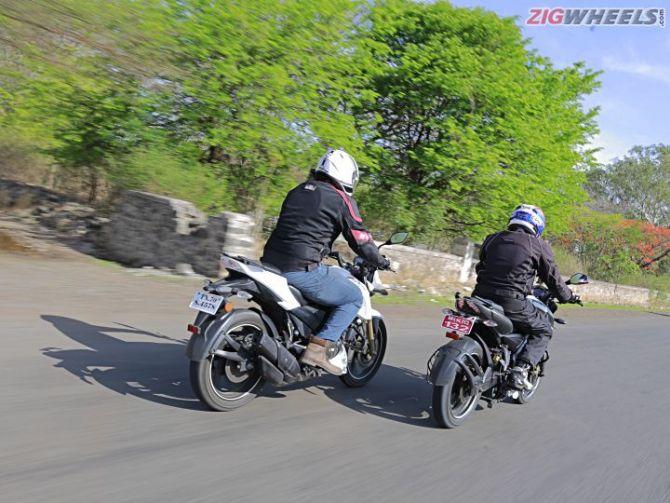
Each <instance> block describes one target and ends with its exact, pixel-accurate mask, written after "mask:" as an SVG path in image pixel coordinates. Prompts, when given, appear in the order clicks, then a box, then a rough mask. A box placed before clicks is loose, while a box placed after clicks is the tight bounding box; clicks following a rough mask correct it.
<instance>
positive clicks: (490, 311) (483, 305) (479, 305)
mask: <svg viewBox="0 0 670 503" xmlns="http://www.w3.org/2000/svg"><path fill="white" fill-rule="evenodd" d="M465 303H466V305H468V307H470V310H471V311H472V312H474V314H476V315H478V316H479V317H480V318H482V319H485V320H490V321H493V322H495V323H496V324H497V326H496V327H495V330H496V331H497V332H498V333H499V334H500V335H506V334H511V333H512V330H513V329H514V325H513V324H512V320H510V319H509V318H508V317H507V316H505V311H504V310H503V308H502V306H500V305H499V304H496V303H495V302H493V301H490V300H488V299H485V298H483V297H477V296H475V297H469V298H467V299H465ZM470 303H472V304H474V306H472V305H470Z"/></svg>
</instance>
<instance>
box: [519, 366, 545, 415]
mask: <svg viewBox="0 0 670 503" xmlns="http://www.w3.org/2000/svg"><path fill="white" fill-rule="evenodd" d="M540 365H542V364H540ZM541 373H542V368H541V367H538V368H536V369H531V370H530V372H529V373H528V380H529V381H530V382H531V383H533V388H532V389H524V390H522V391H521V392H520V393H519V396H518V397H517V398H516V399H515V402H516V403H519V404H522V405H523V404H524V403H528V402H530V401H531V400H532V399H533V397H534V396H535V394H536V391H537V388H539V387H540V384H542V376H541V375H540V374H541Z"/></svg>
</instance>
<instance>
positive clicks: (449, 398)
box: [433, 341, 483, 428]
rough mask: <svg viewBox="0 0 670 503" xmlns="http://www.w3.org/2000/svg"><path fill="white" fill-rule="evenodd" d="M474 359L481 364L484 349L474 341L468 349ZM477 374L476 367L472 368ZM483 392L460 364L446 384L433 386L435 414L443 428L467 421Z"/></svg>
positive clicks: (454, 426) (468, 363)
mask: <svg viewBox="0 0 670 503" xmlns="http://www.w3.org/2000/svg"><path fill="white" fill-rule="evenodd" d="M464 351H467V353H468V354H470V355H471V356H472V357H473V359H474V360H475V361H476V362H477V364H478V365H480V366H481V364H482V360H483V351H482V348H481V346H480V345H479V344H477V343H476V342H475V341H472V343H471V344H469V345H468V347H467V350H465V349H464ZM461 358H462V360H461V361H462V362H463V363H465V364H466V365H468V366H469V367H472V364H471V363H470V362H469V361H468V360H467V359H465V358H464V357H461ZM470 370H471V371H472V373H473V374H476V372H475V371H474V369H472V368H471V369H470ZM480 396H481V392H480V391H477V390H476V389H474V388H473V387H472V385H471V384H470V383H469V381H468V379H467V375H466V373H465V371H464V370H463V369H462V368H461V367H460V366H458V365H456V366H455V369H454V371H453V373H452V375H451V376H450V378H449V380H448V381H447V383H446V384H444V385H436V386H433V416H434V417H435V421H436V422H437V424H438V425H439V426H441V427H442V428H456V427H457V426H460V425H461V424H463V423H464V422H465V420H466V419H467V418H468V416H470V414H472V412H473V411H474V410H475V408H476V407H477V403H478V402H479V398H480Z"/></svg>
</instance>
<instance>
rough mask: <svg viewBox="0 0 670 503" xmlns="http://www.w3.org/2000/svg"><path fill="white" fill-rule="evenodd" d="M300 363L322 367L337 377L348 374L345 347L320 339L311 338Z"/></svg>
mask: <svg viewBox="0 0 670 503" xmlns="http://www.w3.org/2000/svg"><path fill="white" fill-rule="evenodd" d="M300 362H301V363H305V364H307V365H312V366H314V367H320V368H322V369H323V370H325V371H326V372H329V373H331V374H333V375H336V376H341V375H343V374H346V373H347V352H346V350H345V348H344V345H343V344H338V343H337V342H333V341H328V340H326V339H321V338H320V337H314V336H312V337H311V338H310V340H309V344H307V348H306V349H305V352H304V353H303V354H302V358H300Z"/></svg>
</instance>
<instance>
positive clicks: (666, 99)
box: [451, 0, 670, 163]
mask: <svg viewBox="0 0 670 503" xmlns="http://www.w3.org/2000/svg"><path fill="white" fill-rule="evenodd" d="M451 2H452V3H453V4H454V5H458V6H463V7H484V8H485V9H488V10H492V11H494V12H496V13H498V14H499V15H501V16H504V17H507V16H518V17H519V20H518V21H517V23H518V24H519V26H521V28H522V31H523V34H524V36H525V37H526V38H528V39H530V46H531V47H532V48H535V49H537V50H538V52H539V53H540V54H541V55H543V56H548V57H549V58H551V59H552V60H553V61H554V64H555V65H556V66H559V67H564V66H567V65H570V64H572V63H574V62H576V61H584V62H585V63H586V65H587V66H588V67H589V68H592V69H595V70H602V71H603V74H602V75H601V76H600V80H601V82H602V85H601V88H600V89H599V90H598V91H596V92H595V93H594V94H593V95H591V96H589V97H587V98H586V99H585V106H587V107H593V106H599V107H600V109H601V110H600V114H599V115H598V118H597V121H598V125H599V128H600V134H599V135H597V136H596V137H594V138H593V141H592V143H593V146H595V147H600V148H602V150H601V151H600V152H599V153H598V154H596V158H597V159H598V161H600V162H603V163H607V162H610V161H611V160H612V159H614V158H616V157H621V156H623V155H624V154H625V153H626V152H627V151H628V150H629V149H630V148H631V147H632V146H634V145H650V144H652V143H666V144H670V27H669V26H667V20H666V27H665V28H661V27H658V26H656V27H637V26H630V27H628V26H625V27H617V26H596V27H584V26H550V25H545V26H526V25H525V24H524V22H525V20H526V19H527V18H528V17H529V12H528V11H529V9H530V8H533V7H591V8H608V7H628V8H634V7H663V8H665V9H666V17H667V15H668V11H669V10H670V3H669V2H657V1H649V0H647V1H646V2H641V1H640V0H624V1H616V0H595V1H579V0H563V1H561V2H558V1H556V2H550V1H546V0H544V1H527V0H489V1H481V0H480V1H476V0H451Z"/></svg>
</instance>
